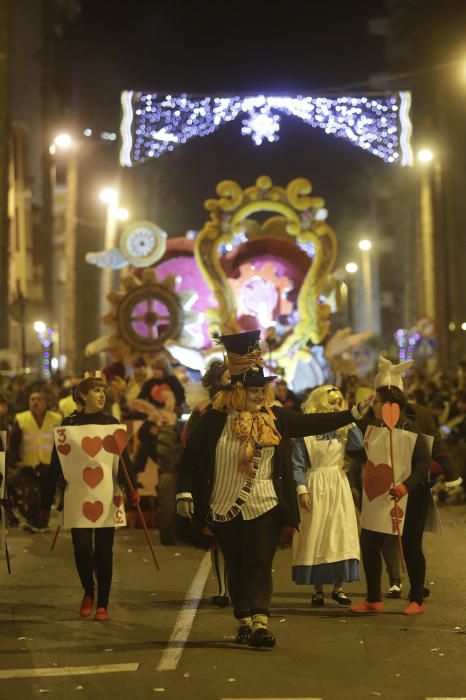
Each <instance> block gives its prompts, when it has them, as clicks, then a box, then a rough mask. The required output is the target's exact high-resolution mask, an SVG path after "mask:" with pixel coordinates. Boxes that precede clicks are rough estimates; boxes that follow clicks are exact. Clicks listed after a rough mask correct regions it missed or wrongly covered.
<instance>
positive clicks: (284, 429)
mask: <svg viewBox="0 0 466 700" xmlns="http://www.w3.org/2000/svg"><path fill="white" fill-rule="evenodd" d="M271 410H272V412H273V414H274V416H275V424H276V427H277V430H278V432H279V433H280V435H281V437H282V439H281V441H280V443H279V444H278V445H277V446H276V447H275V450H274V457H273V471H272V479H273V484H274V487H275V493H276V495H277V499H278V505H279V508H280V510H281V514H282V519H283V524H284V525H288V526H291V527H297V525H298V524H299V511H298V503H297V498H296V484H295V482H294V479H293V468H292V465H291V455H292V451H293V443H292V442H291V438H295V437H305V436H306V435H322V434H323V433H327V432H330V431H332V430H336V429H337V428H341V427H342V426H344V425H347V424H348V423H352V422H353V417H352V415H351V412H350V411H340V412H337V413H335V412H334V413H312V414H308V415H305V414H301V413H296V412H295V411H290V410H288V409H286V408H279V407H277V406H272V408H271ZM226 419H227V414H226V413H224V412H222V411H216V410H215V409H213V408H211V409H209V410H208V411H207V412H206V413H205V414H204V415H203V416H202V417H201V419H200V421H199V422H198V424H197V426H196V427H195V429H194V430H193V432H192V433H191V434H190V436H189V439H188V442H187V444H186V447H185V449H184V450H183V453H182V455H181V458H180V462H179V464H178V482H177V492H178V493H183V492H189V493H191V494H192V496H193V500H194V518H195V520H196V522H197V523H198V524H204V522H205V520H206V518H207V515H208V512H209V503H210V497H211V494H212V489H213V485H214V478H215V453H216V448H217V443H218V441H219V439H220V436H221V434H222V431H223V429H224V427H225V423H226ZM234 468H236V465H234Z"/></svg>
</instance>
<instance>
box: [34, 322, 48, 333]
mask: <svg viewBox="0 0 466 700" xmlns="http://www.w3.org/2000/svg"><path fill="white" fill-rule="evenodd" d="M46 328H47V326H46V325H45V323H44V322H43V321H34V330H35V332H36V333H45V331H46Z"/></svg>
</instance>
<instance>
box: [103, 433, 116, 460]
mask: <svg viewBox="0 0 466 700" xmlns="http://www.w3.org/2000/svg"><path fill="white" fill-rule="evenodd" d="M102 447H103V448H104V450H105V451H106V452H110V453H111V454H112V455H117V454H118V445H117V444H116V440H115V438H114V437H113V435H106V436H105V437H104V439H103V440H102Z"/></svg>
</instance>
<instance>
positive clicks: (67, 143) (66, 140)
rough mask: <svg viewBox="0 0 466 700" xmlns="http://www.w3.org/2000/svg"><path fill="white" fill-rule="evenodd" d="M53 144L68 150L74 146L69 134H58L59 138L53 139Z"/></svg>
mask: <svg viewBox="0 0 466 700" xmlns="http://www.w3.org/2000/svg"><path fill="white" fill-rule="evenodd" d="M53 142H54V144H55V146H56V147H57V148H62V149H63V150H66V149H68V148H70V147H71V146H72V144H73V139H72V138H71V136H70V135H69V134H57V136H55V138H54V139H53Z"/></svg>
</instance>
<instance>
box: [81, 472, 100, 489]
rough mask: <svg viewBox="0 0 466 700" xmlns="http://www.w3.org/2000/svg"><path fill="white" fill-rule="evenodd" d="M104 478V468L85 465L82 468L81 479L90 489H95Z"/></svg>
mask: <svg viewBox="0 0 466 700" xmlns="http://www.w3.org/2000/svg"><path fill="white" fill-rule="evenodd" d="M103 478H104V470H103V469H102V467H86V468H85V469H83V479H84V481H85V482H86V484H88V485H89V486H90V487H91V489H95V487H96V486H98V485H99V484H100V482H101V481H102V479H103Z"/></svg>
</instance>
